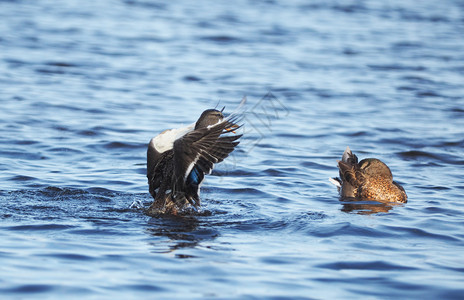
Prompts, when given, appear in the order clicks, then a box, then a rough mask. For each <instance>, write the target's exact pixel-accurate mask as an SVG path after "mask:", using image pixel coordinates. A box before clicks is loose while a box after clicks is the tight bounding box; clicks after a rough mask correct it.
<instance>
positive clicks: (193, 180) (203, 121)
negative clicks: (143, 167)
mask: <svg viewBox="0 0 464 300" xmlns="http://www.w3.org/2000/svg"><path fill="white" fill-rule="evenodd" d="M236 122H237V116H235V115H232V116H229V117H228V118H225V117H224V115H223V114H222V111H218V110H215V109H208V110H205V111H204V112H203V113H202V114H201V116H200V118H199V119H198V121H197V122H196V123H195V124H194V125H193V124H192V125H190V126H188V127H185V128H180V129H171V130H166V131H164V132H162V133H161V134H160V135H158V136H157V137H155V138H153V139H152V140H151V141H150V144H149V145H148V150H147V177H148V184H149V191H150V194H151V195H152V196H153V198H154V201H153V203H152V204H151V206H150V207H149V209H148V213H149V214H151V215H154V214H160V213H171V214H177V213H178V212H179V211H180V210H182V209H184V208H186V207H189V206H190V205H191V206H193V207H194V208H199V207H200V196H199V192H200V185H201V183H202V181H203V179H204V176H205V174H210V173H211V171H212V170H213V168H214V164H216V163H219V162H221V161H223V160H224V159H225V158H226V157H227V156H228V155H229V154H230V153H231V152H232V151H233V150H234V148H235V147H236V146H237V145H238V144H239V141H238V139H239V138H240V137H241V136H242V135H237V134H231V133H230V132H232V130H233V129H237V128H239V126H238V125H236Z"/></svg>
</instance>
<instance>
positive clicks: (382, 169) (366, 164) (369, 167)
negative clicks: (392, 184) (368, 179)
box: [359, 158, 393, 180]
mask: <svg viewBox="0 0 464 300" xmlns="http://www.w3.org/2000/svg"><path fill="white" fill-rule="evenodd" d="M359 168H360V169H361V170H362V171H363V172H364V174H365V175H368V176H379V177H383V178H386V179H390V180H391V179H392V178H393V175H392V172H391V171H390V168H389V167H388V166H387V165H386V164H384V163H383V162H382V161H380V160H378V159H376V158H366V159H363V160H361V161H360V162H359Z"/></svg>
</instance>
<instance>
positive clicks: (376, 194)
mask: <svg viewBox="0 0 464 300" xmlns="http://www.w3.org/2000/svg"><path fill="white" fill-rule="evenodd" d="M338 168H339V170H340V177H339V178H338V177H337V178H330V181H331V182H332V183H333V184H335V185H336V186H337V187H338V190H339V192H340V197H341V198H356V199H358V200H375V201H379V202H400V203H406V202H407V199H408V196H407V195H406V192H405V190H404V188H403V187H402V186H401V185H399V184H398V183H396V182H395V181H393V175H392V173H391V171H390V168H388V166H387V165H386V164H384V163H383V162H381V161H380V160H378V159H376V158H366V159H363V160H361V161H360V162H359V163H358V157H357V156H356V155H355V154H353V153H352V152H351V150H350V147H346V150H345V152H344V153H343V156H342V160H341V161H338Z"/></svg>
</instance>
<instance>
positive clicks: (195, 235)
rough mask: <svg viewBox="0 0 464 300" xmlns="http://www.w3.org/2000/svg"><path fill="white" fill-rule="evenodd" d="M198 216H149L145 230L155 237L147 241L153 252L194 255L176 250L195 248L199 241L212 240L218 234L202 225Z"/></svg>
mask: <svg viewBox="0 0 464 300" xmlns="http://www.w3.org/2000/svg"><path fill="white" fill-rule="evenodd" d="M205 214H206V213H205ZM202 216H203V215H202ZM199 218H201V216H196V215H188V216H173V215H163V216H158V217H156V218H151V219H150V220H149V221H148V224H147V225H148V227H147V229H146V231H147V233H149V234H150V235H151V236H152V237H155V239H154V240H151V241H150V242H149V243H150V245H152V246H153V247H154V248H155V250H154V252H157V253H175V256H176V257H177V258H191V257H195V256H194V255H191V254H188V252H186V253H182V254H181V253H177V252H178V250H186V249H192V248H195V247H197V246H199V245H200V243H202V242H205V241H212V240H214V239H215V238H216V237H217V236H218V235H219V234H218V232H217V231H216V230H214V229H211V228H209V227H206V226H202V222H201V221H200V220H199Z"/></svg>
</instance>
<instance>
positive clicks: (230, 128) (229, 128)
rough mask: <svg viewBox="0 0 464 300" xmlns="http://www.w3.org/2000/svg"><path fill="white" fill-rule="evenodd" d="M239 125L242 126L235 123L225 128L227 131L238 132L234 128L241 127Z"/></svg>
mask: <svg viewBox="0 0 464 300" xmlns="http://www.w3.org/2000/svg"><path fill="white" fill-rule="evenodd" d="M239 127H240V126H238V125H236V124H234V125H232V126H230V127H228V128H225V130H226V131H227V132H232V133H236V132H235V131H234V129H237V128H239Z"/></svg>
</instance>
